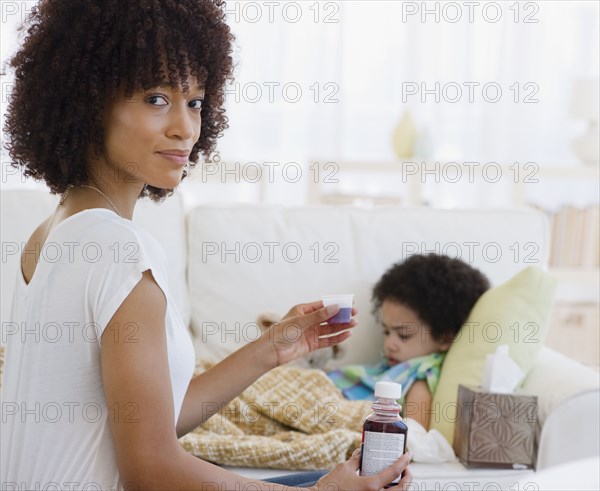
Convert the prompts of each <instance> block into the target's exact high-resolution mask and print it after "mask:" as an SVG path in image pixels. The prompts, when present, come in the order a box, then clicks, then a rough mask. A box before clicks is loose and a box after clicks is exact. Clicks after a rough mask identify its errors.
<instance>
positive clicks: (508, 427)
mask: <svg viewBox="0 0 600 491" xmlns="http://www.w3.org/2000/svg"><path fill="white" fill-rule="evenodd" d="M456 416H457V424H456V429H455V432H454V452H455V453H456V455H457V457H458V458H459V459H460V461H461V462H462V463H463V464H464V465H465V466H466V467H492V468H501V469H529V468H533V467H534V464H535V455H536V428H537V424H538V405H537V397H536V396H533V395H526V394H519V393H513V394H498V393H493V392H484V391H483V390H481V388H480V387H477V388H475V387H466V386H464V385H459V387H458V406H457V415H456Z"/></svg>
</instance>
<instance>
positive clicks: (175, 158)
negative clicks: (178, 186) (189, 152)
mask: <svg viewBox="0 0 600 491" xmlns="http://www.w3.org/2000/svg"><path fill="white" fill-rule="evenodd" d="M157 153H158V155H160V156H162V157H164V158H166V159H169V160H171V161H172V162H175V163H176V164H180V165H185V164H187V162H188V157H189V156H186V155H175V154H172V153H162V152H157Z"/></svg>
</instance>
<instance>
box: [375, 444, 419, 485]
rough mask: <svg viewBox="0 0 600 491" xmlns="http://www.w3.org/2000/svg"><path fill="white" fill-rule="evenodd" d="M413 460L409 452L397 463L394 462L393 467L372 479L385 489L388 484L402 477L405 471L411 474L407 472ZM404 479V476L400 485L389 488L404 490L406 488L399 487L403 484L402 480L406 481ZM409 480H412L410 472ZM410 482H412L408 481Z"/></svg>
mask: <svg viewBox="0 0 600 491" xmlns="http://www.w3.org/2000/svg"><path fill="white" fill-rule="evenodd" d="M411 458H412V453H411V452H410V451H408V452H406V453H405V454H404V455H402V457H400V458H399V459H398V460H396V462H394V464H393V465H391V466H390V467H388V468H386V469H384V470H382V471H381V472H380V473H379V474H375V475H374V476H371V478H372V479H373V480H375V481H376V482H377V485H378V486H379V487H380V488H383V487H384V486H385V485H386V484H389V483H391V482H392V481H393V480H394V479H397V478H398V476H400V475H401V474H402V472H403V471H404V472H409V471H407V469H406V468H407V466H408V463H409V462H410V459H411ZM404 477H405V476H402V479H401V480H400V483H398V484H397V485H396V486H394V487H393V488H389V489H404V488H400V487H398V486H400V484H401V483H402V480H403V479H404ZM408 478H409V479H410V480H412V477H411V475H410V472H409V474H408ZM408 482H410V481H408ZM406 484H407V483H406V482H405V483H404V486H406Z"/></svg>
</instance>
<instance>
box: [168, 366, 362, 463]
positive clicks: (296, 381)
mask: <svg viewBox="0 0 600 491" xmlns="http://www.w3.org/2000/svg"><path fill="white" fill-rule="evenodd" d="M211 366H212V365H211V364H210V363H206V362H205V363H203V362H201V361H198V362H197V364H196V373H195V375H196V374H198V373H200V372H202V371H204V370H205V369H208V368H210V367H211ZM371 404H372V403H371V402H370V401H349V400H346V399H345V398H344V396H343V395H342V393H341V392H340V391H339V389H337V388H336V387H335V385H334V384H333V382H332V381H331V380H330V379H329V378H328V377H327V375H326V374H325V372H323V371H321V370H315V369H307V368H295V367H287V366H282V367H278V368H275V369H273V370H271V371H269V372H268V373H266V374H265V375H263V376H262V377H261V378H259V379H258V380H257V381H256V382H255V383H254V384H252V385H251V386H250V387H248V388H247V389H246V390H245V391H244V392H242V394H240V396H239V397H237V398H235V399H234V400H233V401H231V402H230V403H229V404H226V405H225V406H224V407H222V408H221V410H220V411H219V412H218V413H217V414H215V415H214V416H212V417H211V418H209V419H208V420H207V421H206V422H205V423H204V424H203V425H201V426H199V427H198V428H196V429H195V430H193V431H192V432H190V433H188V434H187V435H185V436H183V437H182V438H180V439H179V442H180V443H181V445H182V446H183V448H184V449H185V450H186V451H188V452H190V453H192V454H194V455H196V456H197V457H200V458H202V459H204V460H207V461H210V462H214V463H217V464H221V465H230V466H239V467H262V468H271V469H292V470H315V469H333V468H334V467H335V466H336V464H339V463H342V462H344V461H345V460H347V459H348V458H350V456H351V454H352V452H353V451H354V450H355V449H356V448H359V447H360V444H361V437H362V425H363V423H364V420H365V418H366V417H367V415H368V414H369V413H371Z"/></svg>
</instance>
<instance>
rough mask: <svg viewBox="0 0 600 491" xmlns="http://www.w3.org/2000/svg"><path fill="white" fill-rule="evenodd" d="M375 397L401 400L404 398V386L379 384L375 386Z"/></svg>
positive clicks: (391, 383) (386, 383)
mask: <svg viewBox="0 0 600 491" xmlns="http://www.w3.org/2000/svg"><path fill="white" fill-rule="evenodd" d="M375 397H383V398H385V399H396V400H397V399H400V397H402V384H397V383H396V382H377V383H376V384H375Z"/></svg>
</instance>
